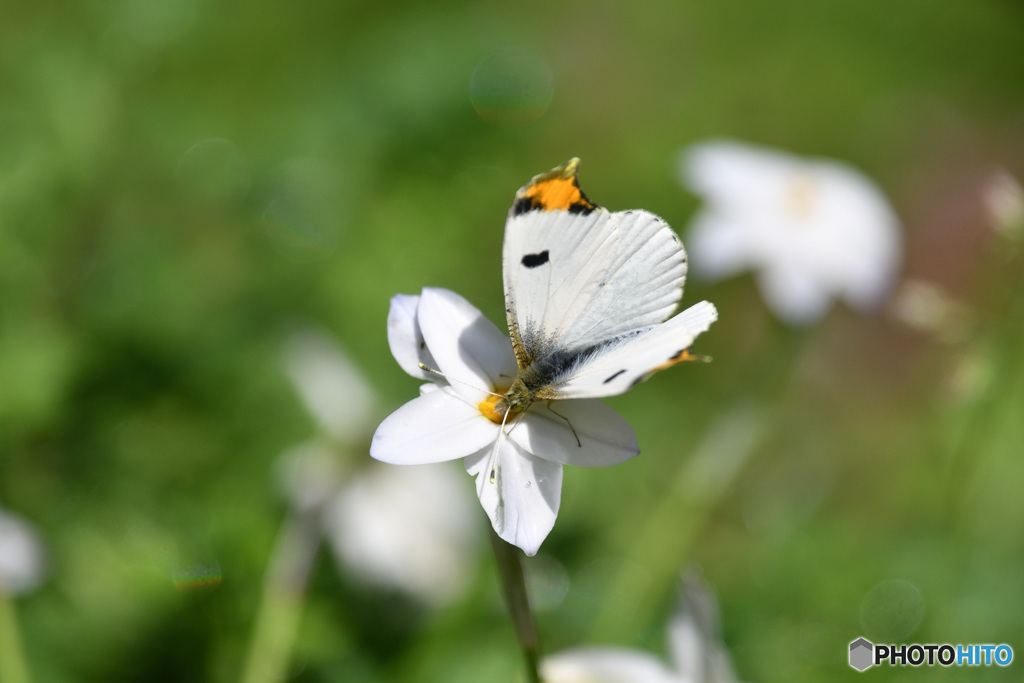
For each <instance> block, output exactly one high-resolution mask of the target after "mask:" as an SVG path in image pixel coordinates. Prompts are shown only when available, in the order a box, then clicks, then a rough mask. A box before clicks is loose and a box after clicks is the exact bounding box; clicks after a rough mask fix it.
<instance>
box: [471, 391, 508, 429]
mask: <svg viewBox="0 0 1024 683" xmlns="http://www.w3.org/2000/svg"><path fill="white" fill-rule="evenodd" d="M499 391H500V389H499ZM502 398H504V392H502V393H500V394H497V393H496V394H491V395H489V396H488V397H487V398H485V399H484V400H482V401H480V403H477V404H476V407H477V408H478V409H479V410H480V413H481V414H482V415H483V416H484V417H486V418H487V419H488V420H490V421H491V422H493V423H494V424H499V425H500V424H502V422H503V421H504V420H505V414H506V413H507V412H508V411H507V410H500V411H499V410H498V409H497V405H498V401H500V400H501V399H502Z"/></svg>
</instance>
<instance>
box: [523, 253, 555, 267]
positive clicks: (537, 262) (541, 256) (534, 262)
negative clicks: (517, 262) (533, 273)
mask: <svg viewBox="0 0 1024 683" xmlns="http://www.w3.org/2000/svg"><path fill="white" fill-rule="evenodd" d="M549 260H550V259H549V258H548V250H547V249H545V250H544V251H542V252H540V253H538V254H527V255H526V256H524V257H523V261H522V263H523V265H524V266H526V267H527V268H537V267H538V266H543V265H544V264H545V263H547V262H548V261H549Z"/></svg>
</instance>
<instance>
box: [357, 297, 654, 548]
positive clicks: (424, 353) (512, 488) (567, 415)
mask: <svg viewBox="0 0 1024 683" xmlns="http://www.w3.org/2000/svg"><path fill="white" fill-rule="evenodd" d="M388 342H389V343H390V345H391V353H392V354H393V355H394V356H395V360H397V361H398V363H399V365H401V366H402V368H403V369H404V370H405V371H406V372H408V373H409V374H410V375H412V376H413V377H417V378H419V379H426V380H430V381H431V382H432V384H426V385H423V386H422V387H421V391H420V396H419V398H416V399H413V400H412V401H410V402H408V403H406V404H405V405H404V406H402V407H401V408H399V409H398V410H396V411H395V412H394V413H392V414H391V415H390V416H389V417H388V418H387V419H386V420H384V422H382V423H381V425H380V427H378V428H377V433H376V434H374V436H373V443H372V445H371V447H370V455H372V456H373V457H374V458H377V459H378V460H381V461H383V462H387V463H392V464H397V465H421V464H428V463H436V462H441V461H445V460H454V459H456V458H465V466H466V470H467V471H468V472H469V473H470V474H472V475H475V476H476V488H477V495H478V496H479V497H480V503H481V504H482V505H483V507H484V510H485V511H486V512H487V515H488V517H490V519H491V524H492V526H493V527H494V531H495V533H497V534H498V535H499V536H500V537H501V538H503V539H504V540H506V541H507V542H509V543H512V544H514V545H517V546H519V547H520V548H522V549H523V551H524V552H525V553H526V554H527V555H533V554H535V553H536V552H537V549H538V548H539V547H540V544H541V543H542V542H543V540H544V539H545V538H546V537H547V535H548V532H550V531H551V528H552V527H553V526H554V523H555V517H556V516H557V514H558V505H559V500H560V498H561V491H562V465H563V464H565V465H584V466H603V465H614V464H617V463H620V462H623V461H625V460H628V459H629V458H631V457H633V456H634V455H636V454H637V453H639V452H640V449H639V446H638V445H637V442H636V435H635V434H634V433H633V429H632V428H631V427H630V426H629V423H627V422H626V421H625V420H624V419H623V418H622V417H621V416H620V415H619V414H618V413H616V412H615V411H614V410H612V409H611V408H609V407H608V406H606V405H604V404H603V403H601V402H600V401H598V400H595V399H581V400H572V401H559V403H558V413H559V415H561V417H560V416H559V415H556V414H554V413H553V412H551V411H549V410H547V408H546V407H545V406H544V405H543V402H537V403H534V404H533V405H532V406H531V407H530V408H529V409H528V410H526V411H524V412H523V413H521V414H520V415H519V416H518V417H517V419H516V422H515V424H514V425H512V426H511V427H508V426H506V430H507V431H503V429H502V424H501V417H502V416H501V415H498V414H497V413H496V412H495V410H494V406H495V402H496V401H497V400H498V398H500V395H501V394H503V393H504V392H505V391H506V390H507V389H508V388H509V385H510V384H511V383H512V380H513V379H514V378H515V377H516V375H517V374H518V368H517V366H516V360H515V356H514V355H513V353H512V345H511V343H510V342H509V340H508V338H507V337H505V335H504V334H502V333H501V332H500V331H499V330H498V328H497V327H496V326H495V325H494V324H493V323H491V322H490V321H489V320H487V319H486V318H485V317H484V316H483V314H482V313H480V311H478V310H477V309H476V308H474V307H473V305H472V304H470V303H469V302H468V301H466V300H465V299H463V298H462V297H460V296H459V295H458V294H455V293H454V292H450V291H448V290H444V289H433V288H425V289H424V290H423V293H422V295H421V296H408V295H398V296H395V297H393V298H392V299H391V311H390V313H389V314H388ZM420 363H423V364H424V365H427V366H429V367H431V368H434V369H436V370H439V371H441V372H443V373H444V374H445V376H446V377H451V378H452V380H453V381H452V382H451V383H449V382H448V381H446V380H445V379H444V378H443V377H440V376H438V375H436V374H434V373H428V372H425V371H424V370H423V369H422V368H420V366H419V364H420ZM570 423H571V424H572V427H570V426H569V424H570ZM577 438H578V440H577Z"/></svg>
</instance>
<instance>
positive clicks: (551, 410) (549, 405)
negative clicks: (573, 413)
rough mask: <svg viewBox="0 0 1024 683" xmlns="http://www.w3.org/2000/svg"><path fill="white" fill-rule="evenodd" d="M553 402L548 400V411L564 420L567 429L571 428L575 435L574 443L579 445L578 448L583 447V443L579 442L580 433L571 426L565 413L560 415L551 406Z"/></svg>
mask: <svg viewBox="0 0 1024 683" xmlns="http://www.w3.org/2000/svg"><path fill="white" fill-rule="evenodd" d="M553 403H554V401H548V411H550V412H551V413H553V414H555V415H557V416H558V417H560V418H562V419H563V420H565V424H567V425H569V429H571V430H572V435H573V436H574V437H576V445H577V446H579V447H580V448H583V444H582V443H581V442H580V435H579V434H577V433H576V428H575V427H573V426H572V422H570V421H569V418H567V417H566V416H565V415H562V414H561V413H560V412H558V411H557V410H555V409H554V408H552V407H551V405H552V404H553Z"/></svg>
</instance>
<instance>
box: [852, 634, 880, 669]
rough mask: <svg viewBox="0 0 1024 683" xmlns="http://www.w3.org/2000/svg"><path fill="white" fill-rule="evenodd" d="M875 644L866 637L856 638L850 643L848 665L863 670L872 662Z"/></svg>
mask: <svg viewBox="0 0 1024 683" xmlns="http://www.w3.org/2000/svg"><path fill="white" fill-rule="evenodd" d="M874 654H875V646H874V645H873V644H872V643H871V641H870V640H867V639H866V638H858V639H857V640H855V641H853V642H852V643H850V666H852V667H853V668H854V669H856V670H857V671H863V670H864V669H867V668H868V667H869V666H871V665H872V664H874V663H875V662H874V659H875V657H874Z"/></svg>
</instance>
